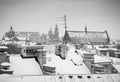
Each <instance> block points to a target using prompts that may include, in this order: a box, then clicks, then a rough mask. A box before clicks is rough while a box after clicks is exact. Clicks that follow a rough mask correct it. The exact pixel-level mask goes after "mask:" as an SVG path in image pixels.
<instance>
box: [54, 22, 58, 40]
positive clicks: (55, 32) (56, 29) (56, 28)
mask: <svg viewBox="0 0 120 82" xmlns="http://www.w3.org/2000/svg"><path fill="white" fill-rule="evenodd" d="M54 38H55V39H59V30H58V26H57V24H56V26H55V30H54Z"/></svg>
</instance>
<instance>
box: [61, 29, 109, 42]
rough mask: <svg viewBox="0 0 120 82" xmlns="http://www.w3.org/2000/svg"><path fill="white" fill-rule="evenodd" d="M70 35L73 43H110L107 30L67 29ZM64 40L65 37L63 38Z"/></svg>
mask: <svg viewBox="0 0 120 82" xmlns="http://www.w3.org/2000/svg"><path fill="white" fill-rule="evenodd" d="M67 33H68V37H70V40H71V42H72V43H75V44H76V43H84V42H90V43H92V44H106V43H109V36H108V34H107V31H104V32H97V31H87V33H86V32H85V31H67ZM63 41H64V39H63Z"/></svg>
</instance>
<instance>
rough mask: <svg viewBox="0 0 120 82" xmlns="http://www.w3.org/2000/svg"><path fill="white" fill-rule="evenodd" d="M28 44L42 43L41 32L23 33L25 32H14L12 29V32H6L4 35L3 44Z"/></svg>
mask: <svg viewBox="0 0 120 82" xmlns="http://www.w3.org/2000/svg"><path fill="white" fill-rule="evenodd" d="M13 42H14V43H23V44H25V43H28V42H35V43H37V42H40V34H39V32H23V31H14V30H13V28H12V27H10V31H8V32H6V33H5V35H3V38H2V43H13Z"/></svg>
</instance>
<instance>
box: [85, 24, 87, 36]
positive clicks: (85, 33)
mask: <svg viewBox="0 0 120 82" xmlns="http://www.w3.org/2000/svg"><path fill="white" fill-rule="evenodd" d="M85 34H87V25H86V24H85Z"/></svg>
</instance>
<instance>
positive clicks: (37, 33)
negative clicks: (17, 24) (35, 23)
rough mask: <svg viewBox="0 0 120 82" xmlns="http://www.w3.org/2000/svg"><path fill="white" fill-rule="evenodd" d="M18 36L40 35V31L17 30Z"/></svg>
mask: <svg viewBox="0 0 120 82" xmlns="http://www.w3.org/2000/svg"><path fill="white" fill-rule="evenodd" d="M15 34H16V36H20V37H29V36H37V35H40V34H39V32H23V31H22V32H20V31H15Z"/></svg>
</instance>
